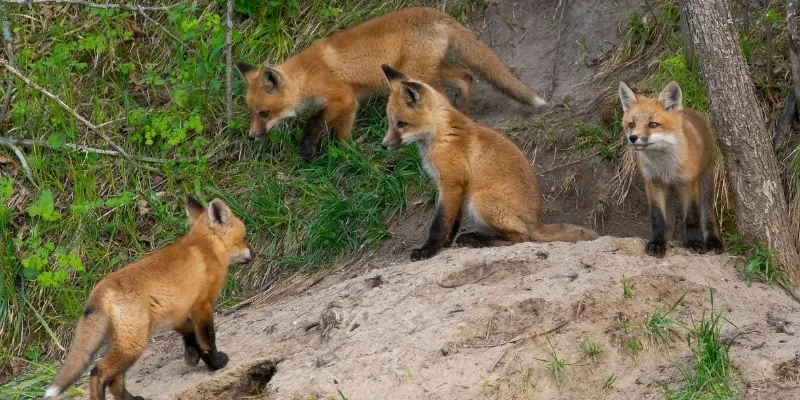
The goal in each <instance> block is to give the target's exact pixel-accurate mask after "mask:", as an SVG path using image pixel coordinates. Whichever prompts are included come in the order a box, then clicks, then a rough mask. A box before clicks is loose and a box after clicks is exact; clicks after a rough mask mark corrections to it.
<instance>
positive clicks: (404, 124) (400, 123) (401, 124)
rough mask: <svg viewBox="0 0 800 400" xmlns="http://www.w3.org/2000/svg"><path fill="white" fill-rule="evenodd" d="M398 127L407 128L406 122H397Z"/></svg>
mask: <svg viewBox="0 0 800 400" xmlns="http://www.w3.org/2000/svg"><path fill="white" fill-rule="evenodd" d="M397 127H398V128H405V127H406V123H405V121H397Z"/></svg>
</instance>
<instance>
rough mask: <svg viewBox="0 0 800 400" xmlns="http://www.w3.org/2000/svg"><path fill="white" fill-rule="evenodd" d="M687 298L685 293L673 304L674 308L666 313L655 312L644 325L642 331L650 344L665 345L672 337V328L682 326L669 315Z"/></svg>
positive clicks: (671, 307)
mask: <svg viewBox="0 0 800 400" xmlns="http://www.w3.org/2000/svg"><path fill="white" fill-rule="evenodd" d="M684 297H686V293H684V294H683V295H682V296H681V297H680V298H678V300H676V301H675V302H674V303H672V306H670V308H669V309H668V310H667V311H666V312H663V313H662V312H658V311H657V312H655V313H653V314H652V315H650V316H649V317H648V318H647V319H646V320H645V321H644V322H643V323H642V324H641V329H642V331H643V332H644V334H645V336H646V337H647V338H648V339H649V340H650V343H664V342H666V341H667V340H668V339H669V337H670V330H669V329H670V327H671V326H682V323H681V322H680V321H678V320H677V319H675V318H672V317H670V316H669V315H670V314H671V313H672V312H673V311H675V308H676V307H677V306H678V305H679V304H680V303H682V302H683V298H684Z"/></svg>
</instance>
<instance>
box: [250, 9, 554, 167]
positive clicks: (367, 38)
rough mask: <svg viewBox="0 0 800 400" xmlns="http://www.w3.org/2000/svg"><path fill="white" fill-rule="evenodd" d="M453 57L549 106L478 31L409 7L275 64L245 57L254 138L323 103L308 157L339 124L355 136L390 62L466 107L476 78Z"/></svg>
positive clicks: (342, 135) (307, 130) (306, 140)
mask: <svg viewBox="0 0 800 400" xmlns="http://www.w3.org/2000/svg"><path fill="white" fill-rule="evenodd" d="M448 57H452V58H455V59H457V60H459V61H461V62H462V63H463V64H465V65H466V67H467V68H468V69H469V70H472V71H473V72H474V73H476V74H477V75H479V76H480V77H482V78H483V79H485V80H486V81H488V82H489V83H491V84H492V85H493V86H494V87H495V88H497V89H499V90H500V91H501V92H503V93H504V94H506V95H508V96H510V97H511V98H513V99H515V100H517V101H519V102H521V103H522V104H525V105H529V106H536V105H544V104H546V102H545V100H544V99H542V98H541V97H539V96H538V95H536V93H534V92H533V91H531V90H530V89H529V88H528V87H527V86H526V85H525V84H524V83H522V82H521V81H520V80H519V79H518V78H517V77H516V76H514V74H513V73H512V72H511V71H510V70H509V68H508V67H506V65H505V64H503V62H502V61H500V59H499V58H498V57H497V55H495V54H494V52H492V50H491V49H490V48H489V47H488V46H486V45H485V44H484V43H483V42H481V41H480V40H479V39H478V38H477V37H476V35H475V33H473V32H472V31H471V30H469V29H468V28H466V27H464V26H463V25H461V24H460V23H459V22H458V21H456V20H454V19H453V18H452V17H450V16H449V15H447V14H445V13H443V12H440V11H438V10H436V9H433V8H427V7H409V8H403V9H400V10H397V11H394V12H391V13H388V14H385V15H383V16H381V17H378V18H375V19H373V20H371V21H367V22H365V23H363V24H361V25H356V26H354V27H351V28H349V29H346V30H344V31H341V32H338V33H335V34H333V35H331V36H330V37H328V38H324V39H321V40H318V41H317V42H315V43H313V44H311V45H310V46H308V47H307V48H306V49H304V50H303V51H301V52H299V53H298V54H296V55H294V56H293V57H290V58H289V59H288V60H286V61H285V62H284V63H282V64H280V65H277V66H274V67H263V68H258V67H256V66H254V65H251V64H247V63H245V62H243V61H237V62H236V65H237V68H238V70H239V72H240V73H241V74H242V76H243V77H244V79H245V81H246V94H245V103H246V104H247V107H248V108H249V109H250V114H251V122H250V130H249V134H248V136H249V138H250V139H252V140H259V139H261V138H262V137H264V136H265V135H266V134H267V133H268V132H269V131H270V130H272V128H274V127H275V126H276V125H277V124H278V123H280V122H281V121H282V120H284V119H287V118H290V117H294V116H295V115H297V114H298V113H300V112H301V111H302V110H304V109H306V108H314V107H315V106H316V107H317V108H318V109H317V111H316V112H314V113H313V114H312V115H311V117H310V118H309V119H308V120H307V121H306V123H305V125H304V127H303V134H302V138H301V140H300V145H299V152H300V155H301V156H302V157H303V159H304V160H305V161H307V162H310V161H312V160H313V159H315V158H316V151H317V150H316V148H315V145H316V142H317V140H318V139H319V137H320V135H321V134H322V133H323V132H326V131H327V130H328V128H332V129H333V131H334V132H335V134H336V137H337V138H338V139H340V140H344V139H347V138H348V137H349V136H350V133H351V131H352V130H353V124H354V120H355V116H356V111H357V109H358V107H359V100H360V99H363V98H365V97H369V96H373V95H380V94H385V93H384V91H385V86H384V84H383V74H382V73H381V69H380V66H381V65H382V64H391V65H394V66H396V67H398V68H401V69H404V70H405V71H407V72H408V73H411V74H413V75H414V76H416V77H417V78H418V79H420V80H422V81H423V82H425V83H427V84H428V85H430V86H431V87H433V88H435V89H436V90H438V91H440V92H444V88H445V86H447V87H450V88H451V89H454V91H455V99H454V100H453V102H454V103H455V104H456V105H457V106H458V107H459V109H461V110H462V111H464V112H466V110H467V109H468V108H469V104H470V102H471V97H472V87H473V83H474V81H473V78H472V76H471V75H470V74H469V73H467V72H464V71H463V70H461V69H459V68H457V67H455V66H454V65H453V64H452V63H450V62H449V61H448Z"/></svg>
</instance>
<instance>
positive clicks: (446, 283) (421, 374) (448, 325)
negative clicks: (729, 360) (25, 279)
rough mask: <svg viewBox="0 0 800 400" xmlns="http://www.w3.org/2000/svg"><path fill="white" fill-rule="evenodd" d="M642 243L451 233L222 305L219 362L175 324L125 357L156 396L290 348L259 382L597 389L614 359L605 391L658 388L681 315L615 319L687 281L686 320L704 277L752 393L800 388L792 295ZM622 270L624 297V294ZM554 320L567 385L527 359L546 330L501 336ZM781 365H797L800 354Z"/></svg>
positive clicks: (357, 395)
mask: <svg viewBox="0 0 800 400" xmlns="http://www.w3.org/2000/svg"><path fill="white" fill-rule="evenodd" d="M642 246H643V241H642V240H641V239H635V238H624V239H619V238H611V237H602V238H600V239H598V240H596V241H593V242H586V243H579V244H568V243H549V244H533V243H526V244H520V245H515V246H511V247H506V248H493V249H480V250H474V249H450V250H447V251H445V252H443V253H442V254H440V255H438V256H436V257H435V258H433V259H431V260H428V261H425V262H417V263H408V264H406V263H401V264H396V265H394V266H390V267H386V268H381V269H374V270H372V271H370V272H369V274H367V275H364V276H358V277H355V278H352V279H348V280H345V281H342V282H339V283H335V284H332V285H328V284H327V283H326V282H322V283H320V284H319V285H318V286H316V287H312V288H311V289H310V290H308V291H307V292H306V293H303V294H300V295H297V296H294V297H290V298H286V299H284V300H280V301H278V302H276V303H274V304H270V305H269V306H266V307H263V308H253V309H246V310H242V311H240V312H239V313H237V314H234V315H232V316H228V317H220V318H218V319H217V326H218V343H219V346H220V348H221V349H223V350H224V351H226V352H227V353H228V354H229V356H230V357H231V362H230V364H229V365H228V367H226V368H225V369H223V370H221V371H217V372H214V373H211V372H208V371H206V370H205V369H204V368H202V367H188V366H186V365H185V364H184V363H183V360H182V348H181V340H180V338H179V337H178V336H177V335H175V334H172V333H168V334H164V335H162V336H161V337H159V338H157V339H156V340H155V341H154V343H153V344H152V345H151V347H150V348H149V349H148V350H147V352H146V354H145V356H144V357H143V358H142V359H141V360H140V361H139V363H138V364H137V365H136V366H135V367H134V368H133V369H132V371H131V372H130V373H129V377H128V386H129V389H130V390H131V392H132V393H134V394H140V395H144V396H146V397H148V398H150V399H173V398H174V399H187V400H188V399H198V400H199V399H221V398H238V397H240V396H246V395H250V394H254V393H253V392H252V390H253V387H257V386H258V385H257V384H254V383H253V379H252V378H249V377H248V373H247V371H248V368H249V367H250V366H252V365H254V364H257V363H259V362H263V361H267V360H283V361H281V362H280V363H279V364H278V365H277V372H276V373H275V375H274V376H273V377H272V379H271V381H270V382H269V383H268V385H267V388H268V391H269V393H271V394H270V395H269V396H266V395H265V396H264V397H265V398H270V399H306V398H308V397H309V396H310V397H314V398H319V397H322V396H325V395H335V394H336V393H337V390H341V391H342V393H344V394H345V395H346V396H347V397H348V398H350V399H371V398H376V396H377V397H382V396H383V397H384V398H392V399H481V398H531V399H537V398H540V399H555V398H562V399H577V398H583V399H592V398H603V397H604V394H605V393H603V391H602V390H601V387H602V383H603V381H604V379H606V378H607V377H609V376H611V375H614V376H616V377H617V379H616V382H615V383H614V385H613V388H612V389H611V390H610V391H609V392H608V393H607V394H605V395H606V396H607V397H608V398H620V399H642V398H651V397H652V398H658V397H659V394H660V390H659V389H658V387H657V385H656V383H655V381H656V380H658V381H664V382H668V383H672V384H674V382H676V381H677V380H678V379H679V378H680V372H679V370H678V368H677V367H676V363H678V364H680V363H685V362H687V361H688V360H690V358H689V357H687V356H688V355H689V354H690V353H689V351H688V349H687V347H686V345H685V341H683V340H682V339H681V337H682V335H683V332H685V331H683V330H682V329H679V328H678V327H675V329H674V331H675V333H676V334H673V335H672V336H671V338H670V340H668V341H667V342H666V344H661V345H659V344H656V343H650V342H649V341H648V340H647V339H646V338H644V337H642V339H641V340H642V341H643V348H644V349H643V350H642V351H641V352H638V353H632V352H631V351H630V349H629V347H628V346H626V343H627V342H626V339H625V334H624V330H623V329H621V328H619V324H620V323H626V322H628V323H635V322H640V321H643V320H644V319H645V318H646V317H647V316H648V315H651V314H652V313H654V312H657V311H660V312H664V311H666V310H667V309H668V308H669V306H670V305H671V304H672V303H673V302H675V301H676V300H677V299H678V298H680V297H681V296H682V295H683V294H686V297H685V298H684V300H683V302H682V303H681V304H680V305H679V306H678V307H677V309H676V310H675V312H674V314H672V316H673V317H675V318H677V319H679V320H681V321H683V322H685V323H687V324H690V323H691V321H692V319H694V320H698V319H699V318H700V317H701V315H702V313H703V311H704V310H705V311H706V315H707V314H708V312H709V311H710V310H709V308H710V302H709V293H708V288H709V287H713V288H714V289H715V294H714V297H715V306H714V308H715V311H724V312H725V313H726V315H727V318H728V320H729V321H730V322H731V325H726V326H725V328H724V330H723V337H729V338H730V337H733V336H734V334H738V336H736V338H735V344H734V345H733V351H732V354H733V358H734V360H735V363H736V366H737V368H738V371H739V372H740V375H741V376H742V377H743V378H744V379H745V382H747V387H743V388H742V390H747V396H746V398H748V399H750V398H776V397H775V394H778V397H777V398H798V397H793V396H800V387H798V385H797V384H796V383H794V382H781V381H780V379H786V376H789V377H791V376H792V375H791V373H789V374H788V375H786V374H784V375H785V376H784V378H778V377H777V376H776V374H775V370H774V367H775V366H777V365H779V364H780V363H782V362H786V361H791V360H792V359H793V358H794V357H795V355H796V353H797V349H798V348H800V336H797V335H793V334H789V333H785V332H782V329H781V328H780V327H779V324H777V323H776V322H775V321H776V320H785V321H787V322H788V323H789V325H788V332H792V331H793V330H794V328H795V325H796V324H798V323H800V318H799V317H798V315H800V314H798V309H799V307H798V304H797V303H795V302H794V301H793V300H790V299H789V298H787V296H786V295H784V294H783V293H782V292H781V291H780V290H777V289H775V288H770V287H765V286H763V285H761V284H753V285H752V286H751V287H747V286H745V285H744V284H743V283H742V282H741V280H740V278H739V277H738V276H737V273H736V272H735V269H734V268H732V266H731V264H730V263H729V262H728V261H729V259H728V257H726V256H724V255H722V256H697V255H693V254H686V253H685V252H684V251H683V250H682V249H674V250H672V251H670V253H669V254H668V257H667V258H666V259H664V260H657V259H653V258H648V257H643V256H642V252H641V249H642ZM623 276H625V277H626V279H627V282H628V284H629V285H630V286H632V291H633V298H631V299H623V297H622V283H621V280H622V278H623ZM329 281H330V282H335V281H336V278H335V277H331V278H329ZM565 323H566V324H565ZM562 324H565V325H563V326H562ZM734 325H735V327H734ZM559 326H561V328H560V329H556V330H555V331H553V332H552V333H550V334H549V335H548V337H549V338H550V340H551V342H552V345H553V347H554V348H555V349H556V351H557V354H558V356H559V357H560V358H563V359H565V360H566V361H567V362H568V363H570V364H571V365H569V366H568V367H567V375H566V378H565V379H564V381H563V387H562V389H561V390H560V391H559V390H558V389H557V386H556V384H555V381H554V379H553V376H552V374H551V373H550V372H549V371H548V370H547V369H546V365H545V364H544V363H542V362H541V361H537V360H536V359H537V358H539V359H547V358H548V345H547V342H546V341H545V338H544V336H537V337H534V338H530V339H527V340H519V341H517V342H515V343H508V344H503V343H506V342H508V341H510V340H512V339H519V338H520V337H524V336H525V335H535V334H537V333H541V332H542V331H547V330H551V329H553V328H555V327H559ZM631 326H633V325H631ZM776 326H778V327H777V328H776ZM631 332H632V333H631V335H636V333H635V332H636V331H635V329H634V330H632V331H631ZM585 341H591V342H598V343H601V344H602V346H603V352H602V353H601V354H600V355H599V356H598V357H597V363H596V364H595V363H592V362H589V361H587V360H582V359H581V353H580V344H581V343H582V342H585ZM789 365H790V366H791V365H794V367H793V368H794V369H791V368H790V371H793V373H794V374H797V365H796V364H791V363H790V364H789ZM534 388H535V390H534Z"/></svg>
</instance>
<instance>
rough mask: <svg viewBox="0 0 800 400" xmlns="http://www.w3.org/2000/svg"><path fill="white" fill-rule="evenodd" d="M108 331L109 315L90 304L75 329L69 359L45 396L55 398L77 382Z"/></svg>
mask: <svg viewBox="0 0 800 400" xmlns="http://www.w3.org/2000/svg"><path fill="white" fill-rule="evenodd" d="M107 332H108V317H107V316H106V314H105V313H104V312H103V311H102V310H100V309H99V308H95V307H92V306H91V305H88V306H87V307H86V310H85V311H84V313H83V317H81V319H80V321H78V327H77V328H76V329H75V339H73V340H72V346H71V347H70V349H69V352H68V353H67V359H66V360H64V363H63V364H61V367H60V368H59V369H58V373H57V374H56V377H55V379H53V383H51V384H50V386H49V387H48V388H47V391H46V392H45V395H44V397H45V398H47V399H55V398H57V397H58V395H59V394H60V393H61V392H62V391H63V390H64V389H66V388H67V387H69V385H71V384H72V383H73V382H75V381H76V380H77V379H78V377H79V376H80V374H81V372H83V370H84V369H85V368H86V366H87V365H88V364H89V363H90V362H91V361H92V358H93V357H94V355H95V353H97V350H98V349H100V346H101V345H102V344H103V340H104V339H105V337H106V333H107Z"/></svg>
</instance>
